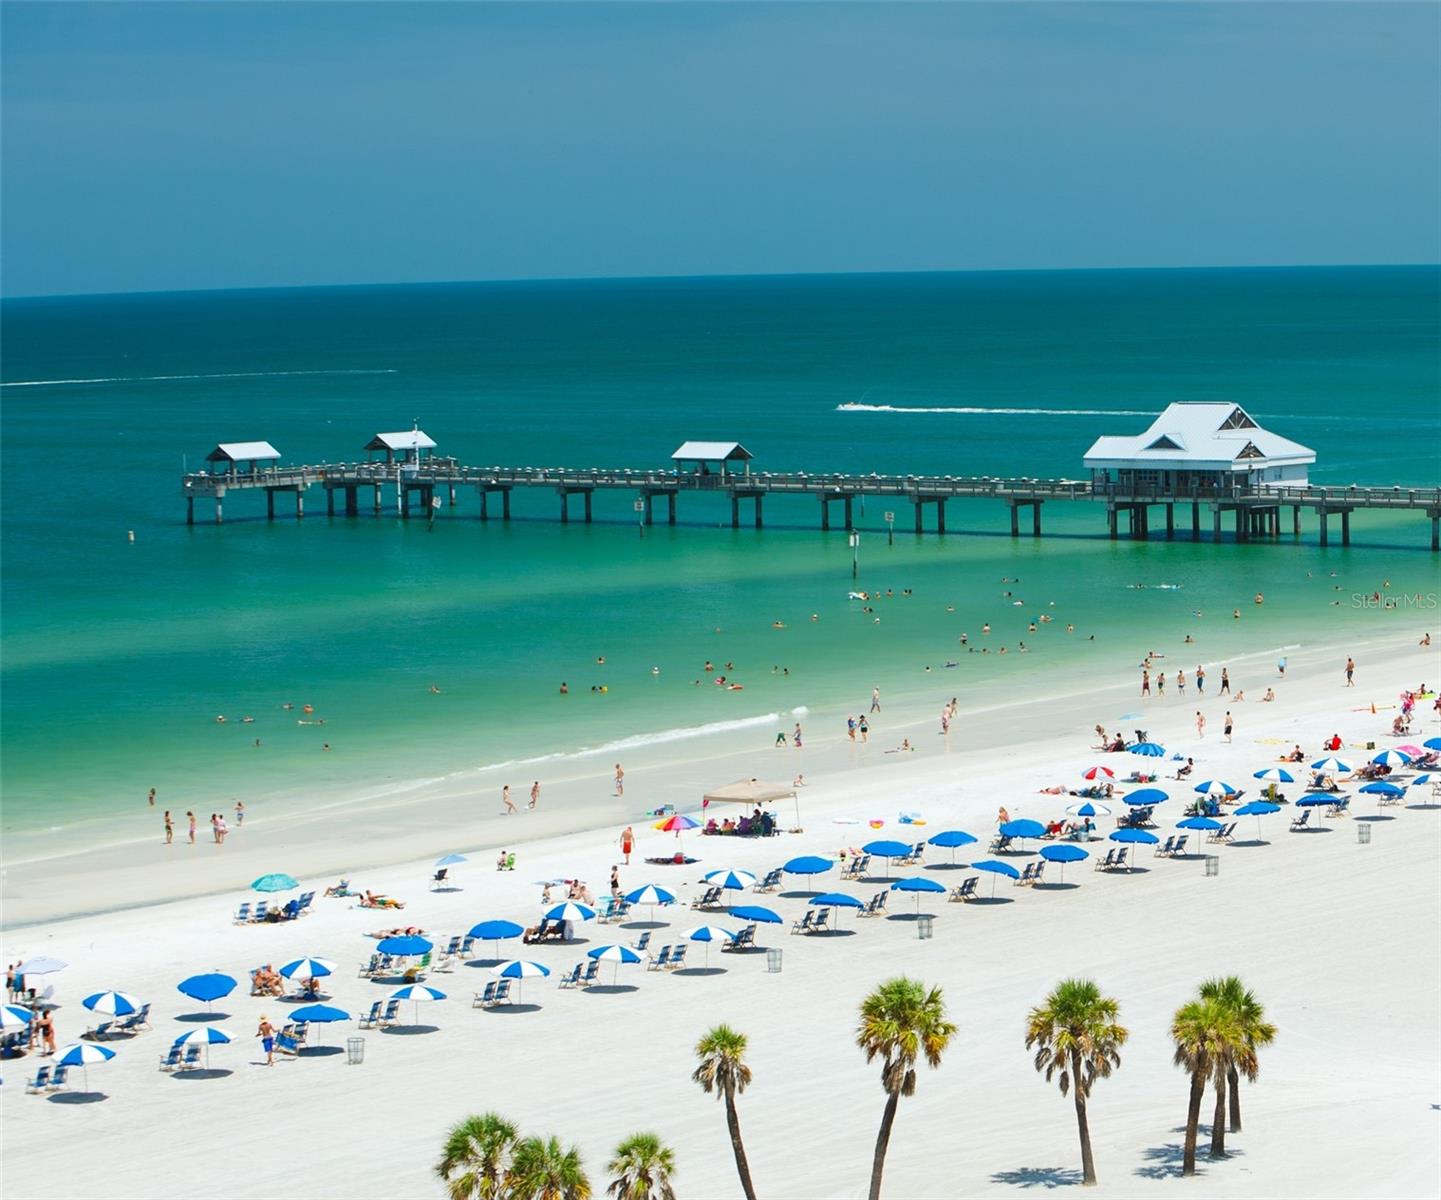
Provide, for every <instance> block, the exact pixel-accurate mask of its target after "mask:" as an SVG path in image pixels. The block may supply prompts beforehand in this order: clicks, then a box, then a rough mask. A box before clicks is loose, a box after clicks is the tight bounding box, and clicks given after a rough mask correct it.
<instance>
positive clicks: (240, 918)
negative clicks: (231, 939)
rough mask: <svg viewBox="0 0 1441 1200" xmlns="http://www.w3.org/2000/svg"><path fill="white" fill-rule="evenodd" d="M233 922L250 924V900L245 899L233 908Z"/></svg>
mask: <svg viewBox="0 0 1441 1200" xmlns="http://www.w3.org/2000/svg"><path fill="white" fill-rule="evenodd" d="M235 923H236V924H237V925H248V924H250V901H249V900H247V901H246V902H245V903H244V904H242V905H241V906H240V907H239V908H237V909H236V910H235Z"/></svg>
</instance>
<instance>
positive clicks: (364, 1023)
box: [357, 1000, 385, 1029]
mask: <svg viewBox="0 0 1441 1200" xmlns="http://www.w3.org/2000/svg"><path fill="white" fill-rule="evenodd" d="M384 1006H385V1001H383V1000H376V1001H375V1002H373V1003H372V1004H371V1006H370V1011H369V1012H368V1013H366V1014H365V1016H363V1017H361V1018H360V1020H359V1021H358V1022H357V1024H358V1025H359V1026H360V1028H361V1029H374V1028H375V1026H376V1025H377V1024H378V1023H379V1022H380V1010H381V1009H382V1008H383V1007H384Z"/></svg>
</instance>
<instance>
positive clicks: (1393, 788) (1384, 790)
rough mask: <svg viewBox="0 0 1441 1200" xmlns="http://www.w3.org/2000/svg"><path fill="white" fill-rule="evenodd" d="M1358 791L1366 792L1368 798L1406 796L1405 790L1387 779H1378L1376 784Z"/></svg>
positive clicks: (1370, 784) (1367, 785)
mask: <svg viewBox="0 0 1441 1200" xmlns="http://www.w3.org/2000/svg"><path fill="white" fill-rule="evenodd" d="M1357 790H1358V791H1362V792H1365V793H1366V795H1368V796H1404V795H1405V794H1406V789H1405V788H1403V787H1401V786H1400V785H1399V784H1395V783H1391V782H1389V781H1387V780H1385V779H1378V780H1377V781H1376V782H1375V783H1368V784H1366V785H1365V786H1364V787H1361V788H1358V789H1357Z"/></svg>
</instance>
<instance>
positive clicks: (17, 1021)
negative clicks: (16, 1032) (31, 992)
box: [0, 1004, 35, 1032]
mask: <svg viewBox="0 0 1441 1200" xmlns="http://www.w3.org/2000/svg"><path fill="white" fill-rule="evenodd" d="M34 1019H35V1014H34V1013H33V1012H31V1011H30V1010H29V1009H28V1008H22V1007H21V1006H20V1005H18V1004H6V1005H3V1006H0V1031H4V1032H9V1031H10V1030H12V1029H24V1028H25V1027H26V1026H27V1025H29V1024H30V1022H31V1021H33V1020H34Z"/></svg>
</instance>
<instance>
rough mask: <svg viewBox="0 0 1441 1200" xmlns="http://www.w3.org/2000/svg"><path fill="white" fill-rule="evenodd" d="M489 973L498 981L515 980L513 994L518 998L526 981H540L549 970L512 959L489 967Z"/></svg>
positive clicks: (540, 965)
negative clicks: (498, 979)
mask: <svg viewBox="0 0 1441 1200" xmlns="http://www.w3.org/2000/svg"><path fill="white" fill-rule="evenodd" d="M490 973H491V974H492V975H494V976H496V977H497V978H500V979H514V980H515V994H516V996H517V997H519V996H520V992H521V988H522V987H523V986H524V984H525V981H526V980H527V979H541V978H544V977H545V976H546V975H549V974H550V968H549V967H547V966H544V965H542V964H541V963H538V962H531V961H530V960H529V959H525V958H513V959H511V960H510V961H509V962H503V963H501V964H500V965H499V966H495V967H491V969H490Z"/></svg>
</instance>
